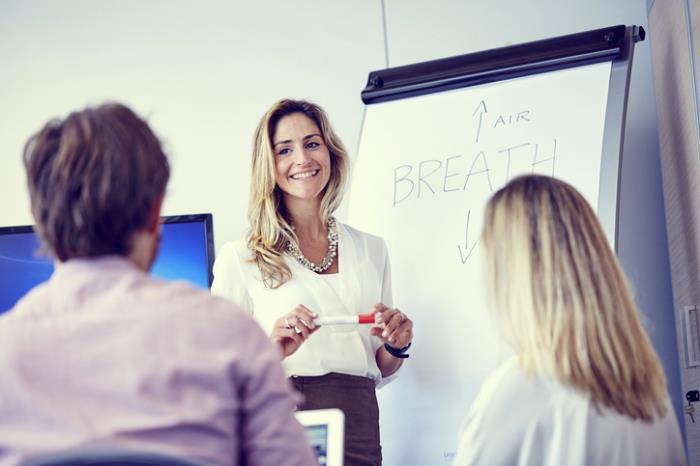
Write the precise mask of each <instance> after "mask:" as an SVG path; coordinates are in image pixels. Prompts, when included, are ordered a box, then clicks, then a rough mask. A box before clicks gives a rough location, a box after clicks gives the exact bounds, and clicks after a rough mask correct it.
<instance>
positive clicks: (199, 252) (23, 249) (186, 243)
mask: <svg viewBox="0 0 700 466" xmlns="http://www.w3.org/2000/svg"><path fill="white" fill-rule="evenodd" d="M162 220H163V230H162V236H161V243H160V249H159V251H158V257H157V258H156V261H155V263H154V264H153V267H152V268H151V274H152V275H154V276H156V277H159V278H162V279H165V280H187V281H190V282H191V283H193V284H194V285H196V286H198V287H200V288H203V289H208V288H209V287H210V286H211V281H212V265H213V263H214V235H213V228H212V216H211V214H197V215H178V216H169V217H163V219H162ZM52 273H53V259H51V258H50V257H48V256H47V255H46V254H42V251H41V246H40V244H39V239H38V237H37V235H36V234H35V233H34V231H33V228H32V227H30V226H22V227H3V228H0V277H3V279H2V280H0V313H2V312H4V311H7V310H8V309H11V308H12V307H13V306H14V305H15V303H16V302H17V301H18V300H19V299H20V298H21V297H22V296H24V295H25V294H26V293H27V292H28V291H29V290H31V289H32V288H33V287H35V286H36V285H38V284H40V283H42V282H44V281H46V280H48V279H49V277H50V276H51V274H52Z"/></svg>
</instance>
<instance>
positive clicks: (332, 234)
mask: <svg viewBox="0 0 700 466" xmlns="http://www.w3.org/2000/svg"><path fill="white" fill-rule="evenodd" d="M337 251H338V226H337V225H336V223H335V218H334V217H329V218H328V253H327V254H326V257H324V258H323V260H322V261H321V263H320V264H318V265H316V264H314V263H313V262H311V261H310V260H309V259H307V258H306V257H304V254H303V253H302V252H301V249H299V246H298V245H297V244H296V243H295V242H293V241H290V242H289V244H287V253H288V254H289V255H290V256H292V257H293V258H295V259H296V260H297V262H299V263H300V264H301V265H303V266H304V267H306V268H307V269H309V270H311V271H313V272H316V273H321V272H325V271H326V270H328V268H329V267H330V266H331V265H332V264H333V259H335V255H336V253H337Z"/></svg>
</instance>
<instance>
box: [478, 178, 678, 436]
mask: <svg viewBox="0 0 700 466" xmlns="http://www.w3.org/2000/svg"><path fill="white" fill-rule="evenodd" d="M482 244H483V247H484V251H485V253H486V254H485V269H486V279H487V283H488V285H487V287H488V288H489V293H490V298H491V304H492V306H493V307H494V312H495V313H496V316H497V319H496V320H497V321H498V324H499V327H500V330H501V332H502V334H503V336H504V337H505V339H506V340H507V341H508V343H509V344H510V345H511V347H512V348H513V350H514V351H515V353H516V354H517V355H518V357H519V359H520V361H521V363H522V364H523V366H524V367H525V368H526V370H528V371H529V372H531V373H532V372H534V373H538V374H553V375H554V376H556V377H557V378H558V379H559V380H561V381H563V382H564V383H566V384H568V385H570V386H573V387H575V388H577V389H579V390H581V391H583V392H585V393H587V394H589V395H590V397H591V400H592V402H593V403H594V405H595V406H596V407H599V406H600V405H604V406H606V407H609V408H612V409H614V410H616V411H617V412H619V413H621V414H623V415H626V416H628V417H630V418H632V419H641V420H644V421H647V422H650V421H651V420H652V419H653V418H654V417H655V416H654V415H655V414H658V415H663V414H664V413H665V411H666V397H667V394H666V380H665V377H664V372H663V369H662V367H661V364H660V362H659V359H658V357H657V355H656V353H655V352H654V349H653V348H652V346H651V343H650V341H649V338H648V336H647V334H646V332H645V331H644V329H643V328H642V325H641V323H640V320H639V317H638V313H637V308H636V306H635V303H634V300H633V298H632V294H631V292H630V289H629V286H628V284H627V281H626V279H625V276H624V274H623V272H622V268H621V267H620V265H619V263H618V261H617V259H616V257H615V255H614V253H613V251H612V249H611V247H610V245H609V244H608V240H607V239H606V237H605V234H604V233H603V229H602V227H601V225H600V223H599V222H598V219H597V217H596V215H595V213H594V212H593V209H592V208H591V207H590V206H589V205H588V203H587V202H586V200H585V199H584V198H583V196H582V195H581V194H580V193H579V192H578V191H576V189H574V188H573V187H572V186H570V185H569V184H567V183H564V182H562V181H559V180H556V179H554V178H550V177H545V176H537V175H532V176H523V177H519V178H516V179H514V180H512V181H511V182H509V183H508V184H507V185H506V186H505V187H504V188H502V189H501V190H499V191H498V192H496V193H495V194H494V195H493V197H492V198H491V199H490V201H489V202H488V205H487V208H486V214H485V219H484V228H483V232H482Z"/></svg>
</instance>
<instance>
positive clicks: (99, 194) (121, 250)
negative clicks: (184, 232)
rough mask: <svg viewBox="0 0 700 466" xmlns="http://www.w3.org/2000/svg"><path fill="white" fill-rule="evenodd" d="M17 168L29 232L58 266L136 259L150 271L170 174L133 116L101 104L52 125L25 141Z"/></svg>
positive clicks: (156, 145) (155, 142)
mask: <svg viewBox="0 0 700 466" xmlns="http://www.w3.org/2000/svg"><path fill="white" fill-rule="evenodd" d="M24 165H25V168H26V170H27V182H28V185H29V195H30V198H31V206H32V213H33V215H34V219H35V221H36V224H37V231H38V233H39V235H40V236H41V238H42V240H43V242H44V243H45V245H46V246H47V247H48V248H49V250H50V251H51V253H52V254H53V255H54V256H55V257H56V258H57V259H58V260H59V261H61V262H64V261H67V260H69V259H72V258H78V257H95V256H103V255H115V254H116V255H121V256H127V257H131V258H132V259H134V257H133V255H134V254H137V255H138V256H139V257H138V258H137V260H136V262H137V263H138V264H139V265H140V266H142V267H144V268H148V267H149V266H150V261H152V259H153V257H154V256H155V250H156V246H157V235H158V232H159V222H158V218H159V213H160V204H161V202H162V199H163V194H164V192H165V186H166V184H167V182H168V178H169V177H170V167H169V165H168V161H167V158H166V156H165V154H164V153H163V150H162V148H161V145H160V141H159V140H158V138H157V137H156V136H155V134H153V132H152V131H151V129H150V128H149V126H148V124H147V123H146V122H145V121H143V120H142V119H141V118H139V117H138V116H137V115H136V114H135V113H134V112H132V111H131V110H130V109H129V108H127V107H125V106H123V105H120V104H116V103H108V104H103V105H101V106H99V107H97V108H87V109H85V110H83V111H80V112H74V113H71V114H70V115H68V117H67V118H65V119H64V120H52V121H50V122H48V123H47V124H46V125H45V126H44V127H43V128H42V129H41V130H40V131H39V132H38V133H37V134H35V135H34V136H32V137H31V138H30V139H29V141H27V144H26V146H25V149H24ZM143 238H147V240H146V243H151V244H145V245H144V241H143ZM151 249H152V250H151ZM144 253H145V255H149V254H150V255H151V256H152V257H150V258H145V259H144V257H143V256H144ZM146 262H148V263H146Z"/></svg>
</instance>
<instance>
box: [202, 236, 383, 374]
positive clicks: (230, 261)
mask: <svg viewBox="0 0 700 466" xmlns="http://www.w3.org/2000/svg"><path fill="white" fill-rule="evenodd" d="M250 257H251V254H250V251H249V250H248V248H247V247H246V244H245V240H243V239H241V240H238V241H235V242H232V243H227V244H225V245H224V247H223V248H222V249H221V251H220V252H219V254H218V256H217V259H216V263H215V264H214V283H213V284H212V287H211V291H212V293H214V294H217V295H220V296H223V297H226V298H229V299H231V300H232V301H233V302H234V303H236V304H238V305H239V306H240V307H242V308H243V309H245V310H247V311H248V312H250V313H251V314H252V315H253V316H254V317H255V318H256V319H257V320H258V322H260V325H261V326H262V328H263V330H264V331H265V333H267V334H268V335H269V334H270V332H271V330H272V327H273V324H274V322H275V320H277V319H278V318H279V317H280V316H282V315H284V314H286V313H288V312H289V311H291V310H292V309H293V308H294V307H296V306H297V305H299V304H303V305H304V306H306V307H307V308H309V309H310V310H311V311H314V312H316V313H318V315H319V316H322V317H323V316H336V315H357V314H363V313H367V312H369V310H370V309H371V307H372V306H373V305H374V304H376V303H378V302H382V303H384V304H386V305H387V306H389V307H391V306H392V301H393V300H392V296H391V273H390V268H389V256H388V254H387V249H386V245H385V243H384V240H382V239H381V238H379V237H376V236H373V235H369V234H367V233H363V232H360V231H358V230H356V229H354V228H352V227H349V226H347V225H344V224H341V223H340V222H338V259H339V263H338V266H339V272H338V274H337V275H336V276H334V277H327V276H324V275H319V274H317V273H315V272H312V271H311V270H309V269H307V268H305V267H304V266H302V265H301V264H299V263H298V262H297V261H296V260H294V259H293V258H291V257H286V260H287V264H288V265H289V267H290V269H291V271H292V278H291V280H289V281H288V282H287V283H285V284H284V285H282V286H281V287H279V288H277V289H274V290H273V289H270V288H267V287H265V285H264V284H263V282H262V278H261V275H260V270H259V269H258V267H257V266H256V265H255V264H254V263H251V262H249V260H248V259H249V258H250ZM331 282H335V283H331ZM370 328H371V326H370V325H358V326H351V325H343V326H325V327H321V328H320V329H319V330H318V331H317V332H315V333H314V334H313V335H311V337H310V338H309V339H308V340H307V341H306V342H304V344H302V345H301V347H300V348H299V349H298V350H297V351H296V352H295V353H294V354H293V355H291V356H289V357H287V358H285V359H284V361H283V366H284V368H285V371H286V372H287V375H289V376H292V375H296V376H318V375H324V374H328V373H330V372H339V373H343V374H350V375H358V376H363V377H368V378H371V379H374V380H375V382H376V383H377V384H379V383H380V382H382V375H381V372H380V371H379V368H378V367H377V362H376V359H375V353H376V351H377V349H379V348H380V347H381V346H382V344H383V343H382V341H381V340H380V339H379V338H377V337H375V336H372V335H370V334H369V329H370ZM395 375H396V373H394V374H392V375H391V376H390V377H387V378H385V379H384V381H383V384H384V383H387V382H388V381H389V380H391V379H393V377H394V376H395Z"/></svg>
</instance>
